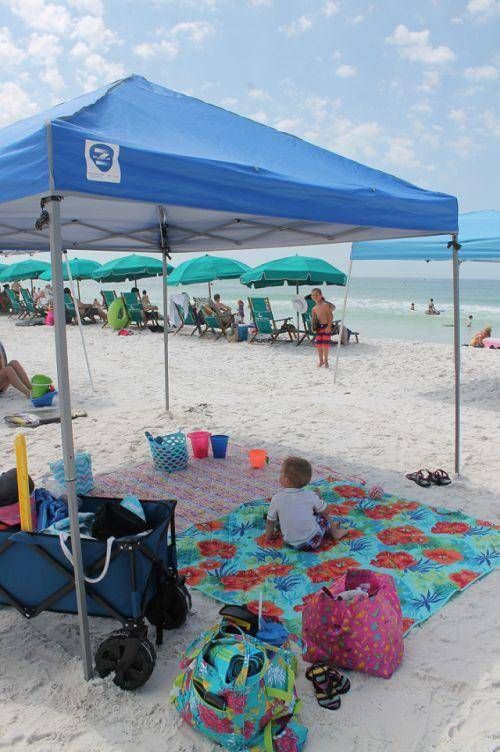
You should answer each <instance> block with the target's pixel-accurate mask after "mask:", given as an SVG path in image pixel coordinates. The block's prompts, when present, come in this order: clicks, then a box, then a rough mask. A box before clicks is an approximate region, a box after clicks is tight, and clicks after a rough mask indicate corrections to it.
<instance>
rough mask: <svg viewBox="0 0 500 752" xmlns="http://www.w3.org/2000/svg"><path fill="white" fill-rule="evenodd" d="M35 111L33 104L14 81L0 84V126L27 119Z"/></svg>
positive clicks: (35, 106)
mask: <svg viewBox="0 0 500 752" xmlns="http://www.w3.org/2000/svg"><path fill="white" fill-rule="evenodd" d="M37 110H38V107H37V105H36V104H35V102H33V101H32V100H31V99H30V98H29V96H28V94H27V93H26V92H25V91H24V89H21V87H20V86H19V85H18V84H16V83H15V81H5V82H4V83H2V84H0V126H3V125H8V124H9V123H13V122H15V121H16V120H19V119H20V118H25V117H29V115H33V113H35V112H36V111H37Z"/></svg>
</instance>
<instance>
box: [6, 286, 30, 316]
mask: <svg viewBox="0 0 500 752" xmlns="http://www.w3.org/2000/svg"><path fill="white" fill-rule="evenodd" d="M6 292H7V295H8V296H9V304H8V305H9V308H10V313H9V318H12V316H17V318H18V319H24V318H25V317H26V316H27V315H28V311H27V310H26V306H25V305H24V303H21V302H20V300H19V299H18V297H17V295H16V293H15V292H14V290H7V291H6Z"/></svg>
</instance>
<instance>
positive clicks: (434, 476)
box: [431, 468, 451, 486]
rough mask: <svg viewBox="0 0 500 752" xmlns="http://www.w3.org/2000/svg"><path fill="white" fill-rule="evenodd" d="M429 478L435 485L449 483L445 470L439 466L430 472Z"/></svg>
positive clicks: (449, 479)
mask: <svg viewBox="0 0 500 752" xmlns="http://www.w3.org/2000/svg"><path fill="white" fill-rule="evenodd" d="M431 480H432V482H433V483H434V485H435V486H449V485H450V483H451V478H450V476H449V475H448V473H447V472H446V470H441V469H440V468H439V469H438V470H434V472H433V473H431Z"/></svg>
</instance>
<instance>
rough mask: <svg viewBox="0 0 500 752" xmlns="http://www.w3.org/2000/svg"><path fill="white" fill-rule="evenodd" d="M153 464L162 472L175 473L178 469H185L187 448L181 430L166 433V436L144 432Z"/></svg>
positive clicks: (184, 436)
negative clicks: (155, 436) (154, 435)
mask: <svg viewBox="0 0 500 752" xmlns="http://www.w3.org/2000/svg"><path fill="white" fill-rule="evenodd" d="M146 438H147V440H148V444H149V448H150V450H151V456H152V457H153V464H154V466H155V469H156V470H159V471H160V472H162V473H175V472H177V471H178V470H185V469H186V468H187V466H188V457H189V455H188V449H187V443H186V435H185V434H184V433H183V432H182V431H177V432H176V433H168V434H167V435H166V436H159V437H158V438H159V439H161V442H159V441H158V439H155V438H153V436H151V434H150V433H147V432H146Z"/></svg>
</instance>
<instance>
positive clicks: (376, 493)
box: [368, 486, 384, 499]
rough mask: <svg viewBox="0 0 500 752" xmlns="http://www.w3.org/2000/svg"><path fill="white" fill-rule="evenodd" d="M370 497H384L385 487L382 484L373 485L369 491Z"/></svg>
mask: <svg viewBox="0 0 500 752" xmlns="http://www.w3.org/2000/svg"><path fill="white" fill-rule="evenodd" d="M368 497H369V498H370V499H383V498H384V489H383V488H382V486H372V487H371V488H370V490H369V491H368Z"/></svg>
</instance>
